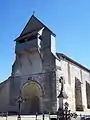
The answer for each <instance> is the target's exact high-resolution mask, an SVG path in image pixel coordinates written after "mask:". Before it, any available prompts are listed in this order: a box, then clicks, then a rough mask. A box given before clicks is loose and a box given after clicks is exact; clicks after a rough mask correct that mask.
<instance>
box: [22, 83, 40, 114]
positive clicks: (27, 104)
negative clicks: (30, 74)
mask: <svg viewBox="0 0 90 120" xmlns="http://www.w3.org/2000/svg"><path fill="white" fill-rule="evenodd" d="M21 94H22V98H23V99H24V102H23V103H22V109H21V112H22V113H23V114H36V112H38V113H40V111H41V108H40V104H41V98H42V88H41V86H40V85H39V84H38V83H37V82H35V81H30V82H28V83H26V84H25V85H24V86H23V87H22V89H21Z"/></svg>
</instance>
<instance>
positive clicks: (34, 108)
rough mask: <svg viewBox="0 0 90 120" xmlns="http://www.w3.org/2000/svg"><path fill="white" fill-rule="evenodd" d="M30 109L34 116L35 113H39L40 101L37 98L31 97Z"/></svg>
mask: <svg viewBox="0 0 90 120" xmlns="http://www.w3.org/2000/svg"><path fill="white" fill-rule="evenodd" d="M30 106H31V108H30V110H31V111H30V113H32V114H36V112H40V100H39V98H38V97H37V96H33V97H32V98H31V105H30Z"/></svg>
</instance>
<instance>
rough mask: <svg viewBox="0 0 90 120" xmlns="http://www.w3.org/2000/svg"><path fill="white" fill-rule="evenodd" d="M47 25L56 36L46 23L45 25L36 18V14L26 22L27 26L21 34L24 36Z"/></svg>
mask: <svg viewBox="0 0 90 120" xmlns="http://www.w3.org/2000/svg"><path fill="white" fill-rule="evenodd" d="M43 27H45V28H46V29H48V30H49V31H50V32H51V33H52V34H53V35H54V36H56V35H55V34H54V33H53V32H52V31H51V30H50V29H49V28H48V27H47V26H46V25H44V24H43V23H42V22H41V21H40V20H39V19H38V18H36V17H35V16H34V15H32V16H31V18H30V20H29V21H28V23H27V24H26V26H25V28H24V29H23V31H22V32H21V35H20V36H23V35H25V34H27V33H30V32H32V31H34V30H40V29H41V28H43Z"/></svg>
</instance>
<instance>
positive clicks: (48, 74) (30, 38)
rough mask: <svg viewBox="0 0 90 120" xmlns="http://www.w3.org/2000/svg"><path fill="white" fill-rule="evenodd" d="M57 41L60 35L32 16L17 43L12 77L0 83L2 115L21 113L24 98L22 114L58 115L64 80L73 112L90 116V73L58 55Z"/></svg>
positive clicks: (65, 91)
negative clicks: (19, 103)
mask: <svg viewBox="0 0 90 120" xmlns="http://www.w3.org/2000/svg"><path fill="white" fill-rule="evenodd" d="M55 41H56V35H55V34H54V33H53V32H52V31H51V30H50V29H49V28H48V27H46V26H45V25H44V24H43V23H42V22H41V21H40V20H39V19H37V18H36V17H35V16H34V15H32V16H31V18H30V20H29V22H28V23H27V25H26V26H25V28H24V29H23V31H22V33H21V34H20V36H19V37H18V38H16V40H15V42H16V46H15V54H16V58H15V62H14V64H13V66H12V72H11V76H10V77H9V78H8V79H7V80H6V81H4V82H2V83H1V84H0V112H18V103H17V101H18V97H19V96H21V97H22V100H23V101H22V104H21V113H22V114H35V113H36V112H38V113H42V112H45V113H47V112H52V113H56V111H57V110H58V107H59V103H60V100H59V98H58V95H59V93H60V90H61V83H60V78H61V77H62V78H63V81H64V82H63V83H64V93H66V95H67V96H68V98H67V99H66V101H67V102H68V103H69V108H70V110H71V111H72V112H75V111H76V112H77V113H82V114H89V113H90V92H89V91H90V70H89V69H87V68H86V67H84V66H82V65H81V64H79V63H77V62H76V61H74V60H72V59H71V58H69V57H67V56H66V55H64V54H62V53H57V52H56V48H55ZM64 101H65V100H64ZM64 101H63V102H64Z"/></svg>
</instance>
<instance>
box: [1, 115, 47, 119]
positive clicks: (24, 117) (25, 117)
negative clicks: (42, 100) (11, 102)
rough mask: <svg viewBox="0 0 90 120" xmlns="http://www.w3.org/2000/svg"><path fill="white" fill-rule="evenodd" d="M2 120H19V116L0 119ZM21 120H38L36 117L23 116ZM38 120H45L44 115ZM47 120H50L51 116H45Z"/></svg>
mask: <svg viewBox="0 0 90 120" xmlns="http://www.w3.org/2000/svg"><path fill="white" fill-rule="evenodd" d="M0 120H17V116H8V117H0ZM21 120H36V116H32V115H28V116H21ZM37 120H43V117H42V115H40V116H37ZM45 120H49V115H45Z"/></svg>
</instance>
